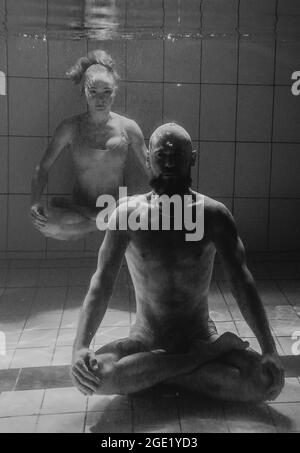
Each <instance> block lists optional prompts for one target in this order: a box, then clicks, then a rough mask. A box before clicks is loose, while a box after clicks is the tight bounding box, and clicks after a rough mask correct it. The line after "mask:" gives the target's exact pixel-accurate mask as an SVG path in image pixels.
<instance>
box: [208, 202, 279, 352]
mask: <svg viewBox="0 0 300 453" xmlns="http://www.w3.org/2000/svg"><path fill="white" fill-rule="evenodd" d="M213 223H214V226H213V231H214V242H215V245H216V249H217V251H218V252H219V254H220V257H221V260H222V263H223V265H224V268H225V271H226V273H227V274H228V276H229V280H230V286H231V290H232V293H233V295H234V297H235V299H236V301H237V303H238V305H239V308H240V310H241V312H242V315H243V317H244V318H245V320H246V322H247V324H248V325H249V327H250V328H251V329H252V331H253V332H254V334H255V336H256V337H257V339H258V341H259V344H260V346H261V349H262V353H263V354H276V353H277V351H276V345H275V341H274V339H273V337H272V334H271V330H270V327H269V323H268V319H267V316H266V313H265V310H264V307H263V304H262V301H261V299H260V296H259V294H258V291H257V288H256V285H255V282H254V279H253V277H252V274H251V272H250V271H249V269H248V267H247V263H246V253H245V248H244V246H243V243H242V241H241V239H240V237H239V235H238V232H237V228H236V225H235V221H234V219H233V216H232V215H231V213H230V211H229V210H228V209H227V208H226V207H225V206H224V205H221V204H220V206H219V207H218V208H217V211H216V213H215V215H214V222H213Z"/></svg>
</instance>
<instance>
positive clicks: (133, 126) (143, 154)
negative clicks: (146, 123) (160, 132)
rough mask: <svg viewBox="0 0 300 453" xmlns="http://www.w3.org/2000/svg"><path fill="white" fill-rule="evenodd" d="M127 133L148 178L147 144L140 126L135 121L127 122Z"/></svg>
mask: <svg viewBox="0 0 300 453" xmlns="http://www.w3.org/2000/svg"><path fill="white" fill-rule="evenodd" d="M126 132H127V134H128V138H129V141H130V146H131V149H132V151H133V152H134V154H135V156H136V157H137V159H138V161H139V163H140V164H141V166H142V168H143V169H144V171H145V176H148V169H147V166H146V158H147V152H148V149H147V146H146V143H145V139H144V135H143V132H142V131H141V128H140V127H139V126H138V124H137V123H136V122H135V121H133V120H127V124H126Z"/></svg>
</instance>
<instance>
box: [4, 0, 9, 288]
mask: <svg viewBox="0 0 300 453" xmlns="http://www.w3.org/2000/svg"><path fill="white" fill-rule="evenodd" d="M7 1H8V0H4V14H5V23H6V24H7V23H8V22H7V18H8V7H7ZM5 50H6V72H7V80H6V94H7V95H6V111H7V134H8V139H7V158H6V163H7V191H8V194H7V198H6V214H7V218H6V222H5V230H6V231H5V234H6V238H5V253H7V251H8V233H9V212H10V206H9V186H10V178H9V175H10V171H9V163H10V135H9V134H10V119H9V113H10V106H9V92H10V81H9V77H8V70H9V57H8V40H7V39H6V40H5ZM7 277H8V272H7V273H6V277H5V278H6V279H7Z"/></svg>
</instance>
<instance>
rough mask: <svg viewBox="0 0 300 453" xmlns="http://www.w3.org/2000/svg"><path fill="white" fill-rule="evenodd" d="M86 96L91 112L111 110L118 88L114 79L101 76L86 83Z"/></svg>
mask: <svg viewBox="0 0 300 453" xmlns="http://www.w3.org/2000/svg"><path fill="white" fill-rule="evenodd" d="M84 91H85V96H86V100H87V103H88V106H89V108H90V110H93V111H94V112H105V111H107V110H110V109H111V107H112V105H113V102H114V100H115V97H116V92H117V86H116V83H115V81H114V79H113V77H111V76H108V75H104V74H101V75H99V76H97V77H93V78H92V79H90V80H88V81H87V82H86V83H85V89H84Z"/></svg>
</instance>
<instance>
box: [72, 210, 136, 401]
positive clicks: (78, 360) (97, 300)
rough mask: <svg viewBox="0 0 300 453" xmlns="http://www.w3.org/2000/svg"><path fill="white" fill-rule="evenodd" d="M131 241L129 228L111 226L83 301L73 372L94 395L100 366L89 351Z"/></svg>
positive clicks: (81, 387)
mask: <svg viewBox="0 0 300 453" xmlns="http://www.w3.org/2000/svg"><path fill="white" fill-rule="evenodd" d="M120 209H121V208H118V209H117V210H116V211H115V212H114V214H113V215H112V216H111V219H110V222H111V223H110V225H111V224H113V223H112V222H114V221H115V216H117V217H118V216H119V212H120ZM127 243H128V236H127V231H119V230H113V229H111V228H109V227H108V229H107V231H106V235H105V239H104V242H103V244H102V246H101V248H100V251H99V257H98V265H97V270H96V272H95V274H94V275H93V277H92V279H91V282H90V287H89V290H88V292H87V295H86V297H85V299H84V302H83V307H82V309H81V312H80V316H79V323H78V327H77V334H76V338H75V341H74V345H73V358H72V369H71V375H72V378H73V380H74V383H75V385H76V386H77V387H78V389H79V390H80V391H81V392H82V393H84V394H93V392H95V389H96V388H97V385H98V384H99V383H98V382H97V381H98V380H97V378H96V377H95V375H94V373H93V371H95V370H96V369H97V368H98V365H97V360H96V356H95V354H94V352H93V351H91V350H89V347H90V344H91V341H92V339H93V338H94V336H95V334H96V332H97V330H98V328H99V326H100V324H101V322H102V319H103V317H104V315H105V312H106V310H107V307H108V304H109V301H110V298H111V295H112V293H113V289H114V284H115V281H116V278H117V276H118V273H119V270H120V267H121V264H122V260H123V257H124V255H125V252H126V248H127Z"/></svg>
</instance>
